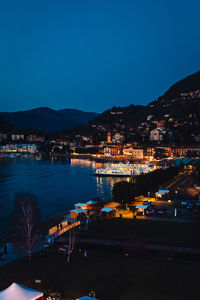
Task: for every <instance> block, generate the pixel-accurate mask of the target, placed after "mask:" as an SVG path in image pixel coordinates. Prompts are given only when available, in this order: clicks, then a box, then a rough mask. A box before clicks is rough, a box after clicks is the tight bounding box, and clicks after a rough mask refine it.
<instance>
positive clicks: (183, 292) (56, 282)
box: [0, 250, 200, 300]
mask: <svg viewBox="0 0 200 300" xmlns="http://www.w3.org/2000/svg"><path fill="white" fill-rule="evenodd" d="M0 278H1V280H0V289H3V288H6V287H7V286H8V285H9V284H11V283H12V282H14V281H15V282H18V283H21V284H25V285H27V286H30V287H32V288H35V289H38V290H41V291H43V290H45V289H46V288H50V289H51V290H55V291H59V292H61V293H62V294H63V295H65V296H66V297H68V299H75V298H76V297H80V296H83V295H88V293H89V291H90V290H91V289H93V290H94V291H95V292H96V297H97V298H99V299H100V300H107V299H109V300H112V299H115V300H118V299H119V300H132V299H139V300H140V299H141V300H147V299H148V300H151V299H152V300H155V299H156V300H159V299H160V300H161V299H162V300H164V299H166V300H170V299H171V300H172V299H173V300H174V299H176V300H179V299H181V300H184V299H191V300H192V299H197V297H198V295H199V292H200V286H199V265H198V264H193V263H191V264H189V263H187V264H182V263H174V262H173V261H172V262H171V261H151V260H143V259H137V258H135V257H129V256H128V257H126V256H124V255H123V254H119V253H115V252H114V253H112V252H104V251H98V250H88V257H87V258H84V257H83V251H82V252H77V253H75V254H74V255H73V256H72V259H71V261H70V263H69V264H68V263H67V262H66V257H65V255H63V254H58V253H56V252H53V253H46V254H37V255H35V256H34V257H33V259H32V262H31V263H29V262H28V261H27V259H23V260H21V261H17V262H14V263H12V264H10V265H7V266H4V267H2V268H1V269H0ZM36 278H37V279H38V278H39V279H41V280H42V283H41V284H35V283H34V280H35V279H36ZM65 299H67V298H65Z"/></svg>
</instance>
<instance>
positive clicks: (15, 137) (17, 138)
mask: <svg viewBox="0 0 200 300" xmlns="http://www.w3.org/2000/svg"><path fill="white" fill-rule="evenodd" d="M11 139H12V141H20V140H24V134H12V135H11Z"/></svg>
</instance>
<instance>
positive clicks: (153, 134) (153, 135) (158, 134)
mask: <svg viewBox="0 0 200 300" xmlns="http://www.w3.org/2000/svg"><path fill="white" fill-rule="evenodd" d="M164 134H165V130H163V129H158V128H156V129H153V130H151V131H150V138H149V139H150V141H152V142H161V141H163V136H164Z"/></svg>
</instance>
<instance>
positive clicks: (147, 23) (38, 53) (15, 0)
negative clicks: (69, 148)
mask: <svg viewBox="0 0 200 300" xmlns="http://www.w3.org/2000/svg"><path fill="white" fill-rule="evenodd" d="M199 11H200V2H199V1H194V0H190V1H189V0H188V1H184V0H181V1H179V0H166V1H165V0H163V1H162V0H159V1H158V0H152V1H150V0H132V1H126V0H121V1H118V0H113V1H111V0H105V1H104V0H98V1H97V0H90V1H87V0H71V1H68V0H63V1H62V0H0V39H1V46H0V102H1V107H0V111H16V110H24V109H30V108H34V107H38V106H48V107H51V108H53V109H61V108H77V109H82V110H85V111H96V112H101V111H103V110H105V109H107V108H110V107H112V106H114V105H115V106H124V105H129V104H131V103H132V104H146V103H148V102H149V101H151V100H154V99H155V98H157V97H158V96H160V95H162V94H163V93H164V92H165V91H166V89H168V88H169V86H170V85H171V84H173V83H175V82H176V81H177V80H179V79H182V78H183V77H185V76H187V75H189V74H192V73H194V72H196V71H198V70H199V69H200V68H199V66H200V54H199V53H200V17H199Z"/></svg>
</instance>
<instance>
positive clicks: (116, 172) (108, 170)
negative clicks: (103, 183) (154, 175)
mask: <svg viewBox="0 0 200 300" xmlns="http://www.w3.org/2000/svg"><path fill="white" fill-rule="evenodd" d="M154 170H155V166H154V165H152V164H129V163H127V164H122V163H120V164H113V163H112V164H107V166H106V167H105V168H101V169H97V170H96V171H95V175H97V176H120V177H133V176H135V175H140V174H146V173H149V172H152V171H154Z"/></svg>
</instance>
